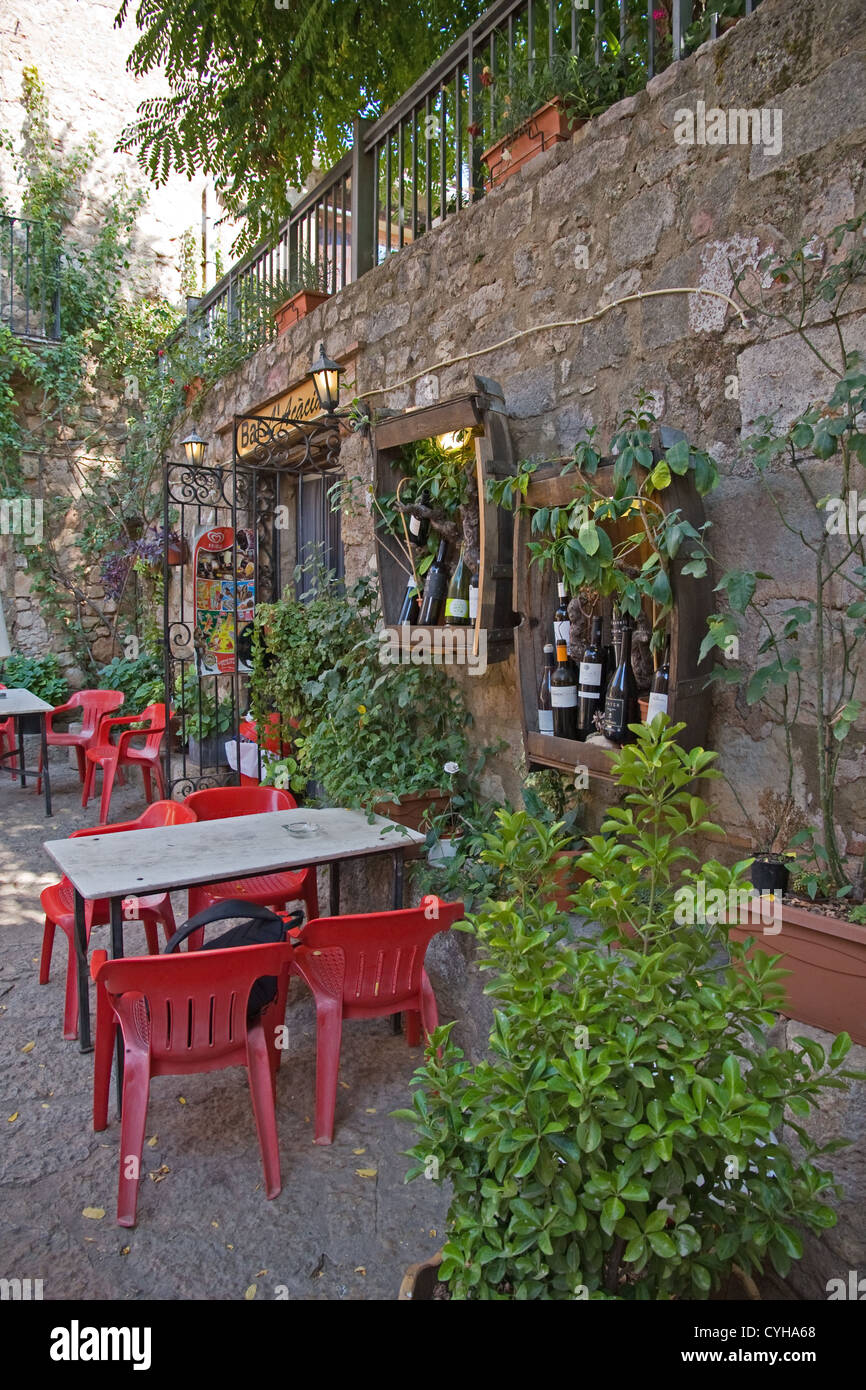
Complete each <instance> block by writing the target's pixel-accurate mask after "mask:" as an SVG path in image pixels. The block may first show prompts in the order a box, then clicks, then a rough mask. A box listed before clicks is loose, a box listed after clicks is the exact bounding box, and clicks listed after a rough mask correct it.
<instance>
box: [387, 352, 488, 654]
mask: <svg viewBox="0 0 866 1390" xmlns="http://www.w3.org/2000/svg"><path fill="white" fill-rule="evenodd" d="M475 386H476V389H475V391H473V392H470V393H468V394H466V395H462V396H454V397H452V399H450V400H447V401H437V403H436V404H435V405H430V406H422V407H420V408H419V409H417V410H410V411H407V412H406V413H405V414H403V415H393V416H390V417H389V418H386V419H384V420H380V421H379V422H378V423H377V424H376V425H374V426H373V428H372V441H373V455H374V460H375V463H374V476H373V486H374V489H375V493H376V496H377V497H379V496H382V495H383V494H385V493H394V492H396V490H397V485H398V483H399V482H400V480H401V478H403V477H404V476H405V475H404V474H403V473H402V472H401V470H400V466H399V464H400V456H401V450H402V448H403V446H404V445H406V444H413V443H415V442H417V441H418V440H421V439H432V438H437V437H439V436H440V435H443V434H448V433H450V432H452V431H456V430H473V431H474V442H475V481H476V487H477V496H478V520H479V528H478V565H477V569H476V567H475V565H470V568H471V569H472V570H473V571H474V572H475V573H477V575H478V612H477V615H476V619H475V628H474V640H475V651H476V652H477V651H478V641H479V635H480V633H481V631H482V630H483V631H485V632H486V634H487V637H486V640H487V661H488V662H489V663H490V662H497V661H503V660H504V659H505V658H506V657H507V656H508V655H509V654H510V653H511V651H512V650H513V648H514V624H515V617H514V610H513V607H512V594H513V585H514V568H513V546H514V523H513V518H512V516H511V514H510V512H504V511H503V510H502V508H501V507H497V506H496V505H494V504H492V503H489V502H488V501H487V500H486V497H485V491H486V488H485V483H486V480H487V479H488V478H502V477H505V476H507V475H509V474H513V473H514V472H515V471H516V470H515V461H514V449H513V446H512V443H511V435H510V433H509V429H508V417H507V415H506V413H505V401H504V398H503V394H502V388H501V386H500V385H499V383H498V382H496V381H491V380H489V379H488V378H487V377H479V376H477V377H475ZM404 550H405V545H404V544H403V543H401V541H400V540H399V538H398V537H395V536H394V535H393V534H392V533H391V532H389V531H388V530H387V529H386V527H385V525H384V522H382V521H381V520H380V521H379V523H378V525H377V527H376V558H377V563H378V568H379V585H380V592H381V600H382V616H383V619H384V622H385V625H386V626H388V627H393V626H395V625H396V623H397V619H398V617H399V615H400V608H401V606H402V603H403V598H404V595H405V592H406V582H407V579H408V576H409V571H408V567H407V564H401V563H400V559H402V558H403V552H404ZM398 557H400V558H399V559H398ZM451 558H452V561H453V560H454V559H455V558H456V557H454V556H453V554H452V557H451ZM422 585H423V580H422ZM412 630H413V631H414V628H413V629H412Z"/></svg>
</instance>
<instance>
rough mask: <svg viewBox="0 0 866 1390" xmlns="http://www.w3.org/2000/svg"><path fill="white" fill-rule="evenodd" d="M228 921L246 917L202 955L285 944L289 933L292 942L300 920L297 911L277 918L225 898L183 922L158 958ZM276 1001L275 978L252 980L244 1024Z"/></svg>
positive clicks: (207, 945)
mask: <svg viewBox="0 0 866 1390" xmlns="http://www.w3.org/2000/svg"><path fill="white" fill-rule="evenodd" d="M231 917H246V919H247V920H246V921H245V922H239V923H238V925H237V926H236V927H230V928H229V930H228V931H226V932H223V934H222V936H216V937H214V939H213V941H206V942H205V943H204V945H203V946H202V947H201V950H202V951H223V950H226V949H227V948H228V947H230V946H266V945H270V944H271V943H275V942H278V941H285V940H286V934H287V933H288V932H291V933H292V936H291V937H290V938H289V939H290V940H292V939H296V938H297V936H298V935H299V933H298V928H299V927H300V924H301V922H303V920H304V914H303V911H301V910H298V911H297V912H286V913H283V914H282V915H281V914H280V913H277V912H272V911H271V909H270V908H269V907H259V905H258V903H247V902H244V901H243V899H242V898H226V900H225V901H224V902H219V903H214V904H213V906H212V907H206V908H205V909H204V911H203V912H197V913H196V915H195V916H194V917H190V919H189V921H188V922H184V924H183V926H182V927H179V928H178V930H177V931H176V932H175V934H174V936H173V937H172V938H171V939H170V940H169V941H167V942H166V943H165V946H164V947H163V950H162V954H163V955H164V956H168V955H171V953H172V952H173V951H176V950H177V948H178V946H180V944H181V942H182V941H185V940H186V938H187V937H188V936H190V935H191V934H192V933H193V932H194V931H198V929H199V928H200V927H206V926H208V925H209V923H211V922H225V921H227V920H228V919H229V918H231ZM276 997H277V977H276V975H263V976H262V978H261V979H260V980H256V981H255V983H254V984H253V987H252V989H251V990H250V997H249V1002H248V1004H247V1022H248V1023H252V1022H253V1021H254V1019H256V1018H258V1016H259V1014H260V1013H261V1012H262V1009H264V1007H265V1006H266V1005H267V1004H270V1003H272V1002H273V1000H274V999H276Z"/></svg>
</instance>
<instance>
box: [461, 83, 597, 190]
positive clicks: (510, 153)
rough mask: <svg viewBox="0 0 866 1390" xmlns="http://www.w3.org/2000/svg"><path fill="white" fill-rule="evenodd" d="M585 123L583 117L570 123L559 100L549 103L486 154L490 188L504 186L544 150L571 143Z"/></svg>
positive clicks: (485, 152)
mask: <svg viewBox="0 0 866 1390" xmlns="http://www.w3.org/2000/svg"><path fill="white" fill-rule="evenodd" d="M585 124H586V121H585V120H583V119H582V118H580V119H578V120H576V121H572V120H570V119H569V118H568V116H566V114H565V111H564V109H563V105H562V102H561V101H560V99H559V97H554V99H553V101H549V102H547V104H546V105H545V106H542V107H541V109H540V110H538V111H536V112H535V115H534V116H531V117H530V119H529V120H528V121H526V122H524V124H523V125H522V126H520V127H519V128H518V129H517V130H516V131H515V132H514V134H513V135H508V136H506V137H505V139H503V140H497V142H496V144H495V145H491V146H490V148H489V149H487V150H485V151H484V153H483V155H482V156H481V158H482V160H483V161H484V163H485V164H486V165H487V168H488V170H489V171H490V172H489V177H488V179H487V184H486V186H487V188H493V187H494V186H495V185H496V184H500V183H504V182H505V180H506V179H510V178H511V175H512V174H516V172H517V170H518V169H522V168H523V166H524V164H527V163H528V162H529V160H530V159H534V158H535V156H536V155H537V154H541V152H542V150H547V149H550V146H551V145H558V144H560V143H561V141H563V140H568V139H569V138H570V137H571V135H572V133H573V132H574V131H575V130H577V129H578V128H579V127H580V126H582V125H585Z"/></svg>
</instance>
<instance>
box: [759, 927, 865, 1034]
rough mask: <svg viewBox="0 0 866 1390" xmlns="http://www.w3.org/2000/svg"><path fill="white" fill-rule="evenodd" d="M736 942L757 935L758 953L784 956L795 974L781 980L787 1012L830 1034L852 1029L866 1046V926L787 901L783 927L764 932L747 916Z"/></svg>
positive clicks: (783, 1010) (782, 965) (785, 964)
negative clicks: (772, 934) (805, 908)
mask: <svg viewBox="0 0 866 1390" xmlns="http://www.w3.org/2000/svg"><path fill="white" fill-rule="evenodd" d="M731 936H732V938H733V939H734V940H735V941H745V939H746V937H748V936H754V937H755V938H756V941H755V945H754V947H753V948H752V952H750V955H751V954H752V953H753V952H754V951H763V952H764V954H765V955H768V956H776V955H781V957H782V959H781V961H780V962H779V965H780V966H781V967H782V968H783V969H785V970H789V971H790V972H791V973H790V975H787V976H786V977H785V979H784V980H783V981H782V986H783V988H784V990H785V993H786V995H787V1000H786V1003H785V1005H784V1007H783V1009H782V1012H783V1013H785V1014H787V1015H788V1017H789V1018H793V1019H796V1020H797V1021H798V1022H800V1023H811V1024H812V1026H813V1027H814V1028H824V1029H825V1030H826V1031H827V1032H828V1033H841V1032H843V1031H844V1032H846V1033H850V1034H851V1037H852V1038H853V1040H854V1042H856V1043H860V1044H862V1045H866V928H864V927H859V926H857V925H856V924H855V923H853V922H842V921H840V920H839V919H838V918H837V917H826V916H824V914H823V913H821V912H806V911H805V910H804V909H803V908H800V907H791V906H789V905H788V903H786V902H785V901H784V900H783V901H782V929H781V931H780V932H778V933H777V934H776V935H775V936H771V935H769V934H767V935H764V934H762V932H761V928H760V925H759V924H756V923H751V922H750V921H748V920H745V921H744V922H743V924H742V925H738V926H734V927H732V928H731Z"/></svg>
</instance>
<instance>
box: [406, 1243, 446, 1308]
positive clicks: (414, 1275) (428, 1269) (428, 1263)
mask: <svg viewBox="0 0 866 1390" xmlns="http://www.w3.org/2000/svg"><path fill="white" fill-rule="evenodd" d="M441 1263H442V1251H441V1250H437V1252H436V1254H435V1255H431V1256H430V1259H429V1260H422V1261H421V1262H420V1264H417V1265H410V1266H409V1268H408V1269H407V1270H406V1273H405V1274H404V1275H403V1281H402V1283H401V1285H400V1292H399V1293H398V1295H397V1297H398V1298H401V1299H403V1298H412V1299H415V1301H416V1302H417V1301H418V1300H419V1299H432V1297H433V1290H434V1289H435V1287H436V1284H437V1282H438V1275H437V1273H436V1271H437V1269H438V1268H439V1266H440V1265H441Z"/></svg>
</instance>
